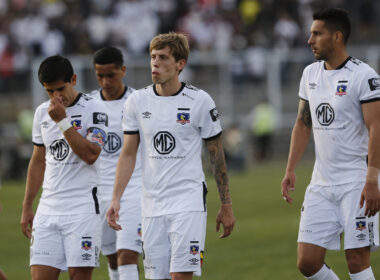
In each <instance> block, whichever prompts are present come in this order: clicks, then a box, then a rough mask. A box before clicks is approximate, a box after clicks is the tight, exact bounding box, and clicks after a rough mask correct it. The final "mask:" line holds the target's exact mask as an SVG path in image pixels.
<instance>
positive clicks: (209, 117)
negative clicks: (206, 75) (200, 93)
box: [199, 94, 222, 140]
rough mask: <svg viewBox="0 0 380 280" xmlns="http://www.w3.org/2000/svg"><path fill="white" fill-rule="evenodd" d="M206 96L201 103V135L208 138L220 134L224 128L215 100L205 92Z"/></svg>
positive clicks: (205, 138)
mask: <svg viewBox="0 0 380 280" xmlns="http://www.w3.org/2000/svg"><path fill="white" fill-rule="evenodd" d="M204 96H205V98H204V101H203V102H202V104H201V106H202V107H201V114H200V116H201V117H200V120H199V126H200V130H201V137H202V138H203V139H204V140H207V139H209V138H213V137H215V136H217V135H219V134H220V133H221V131H222V128H221V126H220V120H219V113H218V110H217V109H216V106H215V103H214V100H212V99H211V97H210V96H209V95H208V94H205V95H204Z"/></svg>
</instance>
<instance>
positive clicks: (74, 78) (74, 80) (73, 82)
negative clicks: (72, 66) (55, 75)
mask: <svg viewBox="0 0 380 280" xmlns="http://www.w3.org/2000/svg"><path fill="white" fill-rule="evenodd" d="M71 84H72V85H73V86H75V85H76V84H77V74H73V76H72V77H71Z"/></svg>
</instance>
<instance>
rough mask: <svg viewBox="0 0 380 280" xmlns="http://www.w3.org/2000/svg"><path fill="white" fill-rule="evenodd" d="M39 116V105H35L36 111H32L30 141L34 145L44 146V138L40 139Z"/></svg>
mask: <svg viewBox="0 0 380 280" xmlns="http://www.w3.org/2000/svg"><path fill="white" fill-rule="evenodd" d="M47 102H48V101H47ZM40 118H41V106H39V107H37V109H36V112H35V113H34V118H33V129H32V141H33V144H34V145H37V146H44V140H43V139H42V134H41V126H40Z"/></svg>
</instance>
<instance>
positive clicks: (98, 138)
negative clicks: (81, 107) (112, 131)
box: [86, 127, 107, 147]
mask: <svg viewBox="0 0 380 280" xmlns="http://www.w3.org/2000/svg"><path fill="white" fill-rule="evenodd" d="M86 139H87V140H88V141H90V142H92V143H95V144H98V145H99V146H101V147H103V146H104V143H105V142H106V139H107V134H106V133H105V132H104V131H103V130H101V129H100V128H97V127H90V128H89V129H88V130H87V137H86Z"/></svg>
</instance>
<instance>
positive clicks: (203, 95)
mask: <svg viewBox="0 0 380 280" xmlns="http://www.w3.org/2000/svg"><path fill="white" fill-rule="evenodd" d="M182 95H183V96H185V97H187V98H190V99H193V100H194V101H195V100H203V99H209V98H211V96H210V94H208V93H207V92H206V91H204V90H203V89H200V88H197V87H195V86H193V85H191V84H188V83H185V84H184V87H183V91H182Z"/></svg>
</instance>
